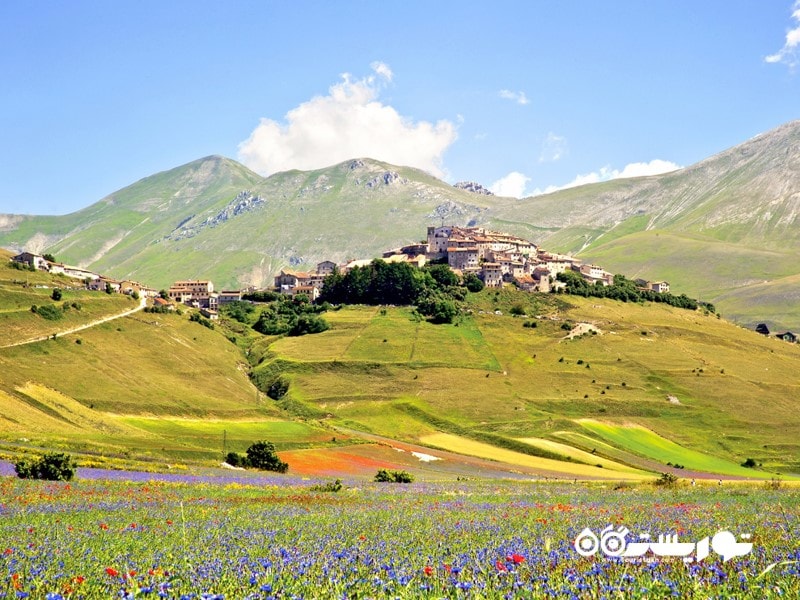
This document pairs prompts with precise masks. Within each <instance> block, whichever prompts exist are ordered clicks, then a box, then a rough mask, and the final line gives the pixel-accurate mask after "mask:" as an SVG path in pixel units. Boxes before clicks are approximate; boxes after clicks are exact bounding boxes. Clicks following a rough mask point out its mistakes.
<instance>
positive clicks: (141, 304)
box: [0, 296, 147, 349]
mask: <svg viewBox="0 0 800 600" xmlns="http://www.w3.org/2000/svg"><path fill="white" fill-rule="evenodd" d="M145 306H147V297H146V296H142V297H141V298H140V299H139V305H138V306H137V307H136V308H132V309H131V310H126V311H125V312H121V313H118V314H116V315H110V316H108V317H103V318H102V319H96V320H95V321H90V322H89V323H85V324H83V325H81V326H80V327H73V328H72V329H67V330H65V331H59V332H58V333H54V334H52V335H43V336H39V337H36V338H32V339H29V340H24V341H22V342H14V343H13V344H6V345H4V346H0V349H2V348H13V347H15V346H24V345H26V344H35V343H36V342H43V341H45V340H49V339H51V338H56V337H61V336H62V335H69V334H70V333H76V332H78V331H83V330H84V329H89V328H90V327H95V326H97V325H101V324H103V323H108V322H109V321H113V320H114V319H120V318H122V317H127V316H129V315H132V314H134V313H137V312H139V311H140V310H142V309H143V308H144V307H145Z"/></svg>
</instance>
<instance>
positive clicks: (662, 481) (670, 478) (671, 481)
mask: <svg viewBox="0 0 800 600" xmlns="http://www.w3.org/2000/svg"><path fill="white" fill-rule="evenodd" d="M677 481H678V478H677V477H675V475H673V474H672V473H662V474H661V477H659V478H658V479H656V481H655V485H659V486H662V487H672V486H673V485H675V483H676V482H677Z"/></svg>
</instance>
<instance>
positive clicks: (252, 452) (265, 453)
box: [247, 441, 289, 473]
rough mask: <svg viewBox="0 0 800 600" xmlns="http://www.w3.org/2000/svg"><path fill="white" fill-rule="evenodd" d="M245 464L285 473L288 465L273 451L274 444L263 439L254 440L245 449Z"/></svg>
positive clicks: (263, 469)
mask: <svg viewBox="0 0 800 600" xmlns="http://www.w3.org/2000/svg"><path fill="white" fill-rule="evenodd" d="M247 464H248V465H249V466H251V467H253V468H254V469H261V470H262V471H277V472H278V473H286V471H287V470H288V469H289V465H288V464H286V463H285V462H283V461H282V460H281V459H280V458H279V457H278V455H277V454H276V453H275V446H273V445H272V443H271V442H264V441H261V442H256V443H255V444H252V445H251V446H250V447H249V448H248V449H247Z"/></svg>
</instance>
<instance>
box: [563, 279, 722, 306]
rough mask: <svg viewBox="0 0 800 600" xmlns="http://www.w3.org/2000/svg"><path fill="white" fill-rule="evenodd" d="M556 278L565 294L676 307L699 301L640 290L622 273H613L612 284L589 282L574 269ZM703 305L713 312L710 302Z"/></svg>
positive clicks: (694, 303) (683, 296)
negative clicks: (656, 303)
mask: <svg viewBox="0 0 800 600" xmlns="http://www.w3.org/2000/svg"><path fill="white" fill-rule="evenodd" d="M558 280H559V281H563V282H564V283H565V284H566V287H565V288H564V291H565V292H566V293H567V294H573V295H576V296H584V297H593V298H611V299H612V300H620V301H622V302H641V301H644V300H646V301H649V302H662V303H664V304H669V305H670V306H676V307H678V308H686V309H689V310H697V308H698V306H699V303H698V301H697V300H694V299H692V298H689V297H688V296H686V294H681V295H680V296H675V295H674V294H669V293H659V292H654V291H652V290H642V289H639V288H638V287H637V286H636V283H634V282H633V281H632V280H630V279H628V278H627V277H625V276H624V275H614V285H603V284H601V283H594V284H592V283H589V282H588V281H586V280H585V279H584V278H583V277H581V276H580V275H579V274H578V273H575V272H574V271H565V272H564V273H559V274H558ZM703 307H704V308H705V309H706V310H708V311H709V312H714V306H713V305H712V304H708V303H704V304H703Z"/></svg>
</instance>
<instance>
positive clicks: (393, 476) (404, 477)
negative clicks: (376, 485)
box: [375, 469, 414, 483]
mask: <svg viewBox="0 0 800 600" xmlns="http://www.w3.org/2000/svg"><path fill="white" fill-rule="evenodd" d="M375 481H378V482H382V483H411V482H413V481H414V476H413V475H412V474H411V473H409V472H407V471H387V470H386V469H381V470H379V471H378V472H377V473H376V474H375Z"/></svg>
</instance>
